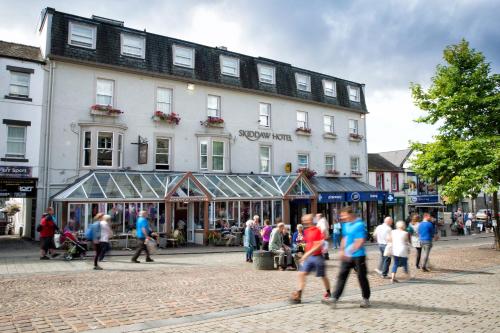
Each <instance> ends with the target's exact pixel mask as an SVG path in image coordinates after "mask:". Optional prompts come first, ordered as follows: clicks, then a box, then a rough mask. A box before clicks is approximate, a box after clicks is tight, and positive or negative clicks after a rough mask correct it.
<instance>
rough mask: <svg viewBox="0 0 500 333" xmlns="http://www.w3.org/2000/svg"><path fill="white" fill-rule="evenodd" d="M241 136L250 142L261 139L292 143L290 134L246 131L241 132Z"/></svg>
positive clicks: (239, 132)
mask: <svg viewBox="0 0 500 333" xmlns="http://www.w3.org/2000/svg"><path fill="white" fill-rule="evenodd" d="M238 134H239V136H242V137H245V138H247V139H248V140H250V141H257V140H260V139H268V140H270V139H272V140H277V141H292V136H291V135H290V134H279V133H273V132H263V131H246V130H239V131H238Z"/></svg>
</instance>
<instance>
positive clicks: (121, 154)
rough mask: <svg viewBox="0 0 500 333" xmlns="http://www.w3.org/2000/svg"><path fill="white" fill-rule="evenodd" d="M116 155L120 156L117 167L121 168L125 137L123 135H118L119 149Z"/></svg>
mask: <svg viewBox="0 0 500 333" xmlns="http://www.w3.org/2000/svg"><path fill="white" fill-rule="evenodd" d="M116 153H117V155H118V156H117V159H116V162H117V167H118V168H121V167H122V165H123V135H121V134H118V147H117V149H116Z"/></svg>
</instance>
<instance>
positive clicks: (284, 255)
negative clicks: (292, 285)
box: [272, 249, 293, 268]
mask: <svg viewBox="0 0 500 333" xmlns="http://www.w3.org/2000/svg"><path fill="white" fill-rule="evenodd" d="M272 252H273V254H274V255H275V256H279V263H278V265H279V266H281V267H283V268H286V267H287V266H292V265H293V258H292V252H291V251H290V250H289V249H287V250H283V249H281V250H275V251H272ZM285 261H286V263H285Z"/></svg>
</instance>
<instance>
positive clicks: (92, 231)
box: [85, 221, 101, 241]
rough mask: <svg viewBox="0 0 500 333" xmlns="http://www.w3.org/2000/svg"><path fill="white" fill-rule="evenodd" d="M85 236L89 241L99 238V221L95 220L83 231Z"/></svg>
mask: <svg viewBox="0 0 500 333" xmlns="http://www.w3.org/2000/svg"><path fill="white" fill-rule="evenodd" d="M85 238H86V239H87V240H89V241H93V240H94V239H99V238H101V222H99V221H96V222H94V223H92V224H91V225H89V227H88V228H87V231H85Z"/></svg>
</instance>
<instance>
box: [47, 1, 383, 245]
mask: <svg viewBox="0 0 500 333" xmlns="http://www.w3.org/2000/svg"><path fill="white" fill-rule="evenodd" d="M40 36H41V40H42V47H41V49H42V55H43V56H44V57H45V58H46V59H47V66H48V73H49V74H48V76H49V78H48V81H47V82H48V84H47V87H46V89H45V91H46V96H47V101H48V103H47V109H46V112H45V118H44V123H46V124H47V129H48V130H47V131H43V133H42V138H43V140H42V145H44V146H46V147H48V149H47V156H44V157H46V158H47V161H48V164H47V165H48V168H46V169H45V170H44V171H45V174H46V177H42V179H41V183H40V184H39V186H40V188H44V189H47V194H46V195H45V194H44V193H43V191H41V192H40V196H42V197H44V199H45V200H50V201H51V202H52V203H53V204H54V205H55V206H56V208H57V210H58V212H57V215H58V216H60V220H61V222H62V223H66V222H67V221H68V220H70V219H72V220H75V221H76V222H77V223H78V224H79V225H80V226H81V228H84V227H85V226H86V225H87V224H88V223H89V221H90V220H91V216H92V215H93V214H95V213H96V212H97V211H106V212H108V213H110V214H112V215H113V218H114V226H113V228H114V229H115V230H116V231H117V232H126V231H127V230H128V229H129V228H131V227H132V226H133V223H134V220H135V216H136V214H137V212H138V210H139V209H146V210H148V211H149V212H150V216H151V222H152V224H153V225H155V229H158V230H159V231H165V232H170V231H171V230H172V228H175V227H176V226H177V225H178V222H179V221H180V220H183V221H185V222H187V236H188V240H189V241H191V242H197V243H203V242H206V239H207V235H208V233H209V231H210V230H212V229H215V228H217V227H218V226H219V225H220V223H222V222H225V221H227V222H229V223H231V224H234V225H242V223H244V222H245V221H246V219H248V218H249V217H250V216H252V215H254V214H258V215H260V216H261V217H262V218H269V219H271V220H272V221H273V222H276V220H277V219H281V220H284V221H285V222H287V223H291V224H292V226H293V225H295V223H296V222H297V219H298V217H299V215H300V214H302V213H303V212H305V211H313V212H315V211H317V210H319V211H323V212H325V213H326V214H327V215H328V216H329V217H330V218H331V219H333V218H335V215H336V214H335V210H336V209H337V208H338V207H340V206H341V205H345V204H348V203H353V202H354V203H355V205H356V206H357V207H358V209H359V211H360V213H362V214H363V215H364V216H365V218H367V219H369V218H370V216H371V215H372V214H374V212H370V210H371V209H373V208H372V207H373V206H375V207H376V202H375V204H374V205H373V204H372V202H371V201H373V197H374V193H375V198H376V197H377V193H376V189H375V188H373V187H370V186H369V185H367V184H364V183H363V182H364V181H366V180H367V151H366V117H365V115H366V113H367V110H366V105H365V101H364V91H363V89H364V87H363V85H361V84H358V83H355V82H350V81H346V80H342V79H338V78H335V77H330V76H328V75H323V74H319V73H315V72H311V71H307V70H304V69H300V68H295V67H293V66H291V65H288V64H284V63H281V62H278V61H275V60H270V59H264V58H255V57H250V56H246V55H242V54H238V53H235V52H230V51H228V50H227V49H225V48H222V47H220V48H212V47H207V46H202V45H198V44H194V43H190V42H186V41H181V40H177V39H173V38H169V37H163V36H158V35H155V34H151V33H147V32H145V31H140V30H134V29H130V28H127V27H125V26H124V25H123V23H122V22H118V21H114V20H109V19H104V18H100V17H95V16H94V17H92V18H91V19H88V18H83V17H78V16H74V15H70V14H66V13H61V12H57V11H55V10H54V9H51V8H47V9H46V10H45V12H44V13H43V16H42V22H41V26H40ZM303 168H307V169H309V170H314V171H315V172H316V173H317V175H316V176H315V177H313V178H312V179H308V178H307V177H306V176H305V173H297V172H298V170H299V169H303ZM352 193H355V194H354V195H353V194H352ZM356 193H357V194H356ZM370 194H371V197H372V199H366V200H365V198H368V197H370ZM378 195H379V198H378V199H380V193H379V194H378ZM351 197H352V198H351ZM351 199H352V200H351ZM375 201H376V199H375ZM39 214H41V211H40V212H39Z"/></svg>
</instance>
